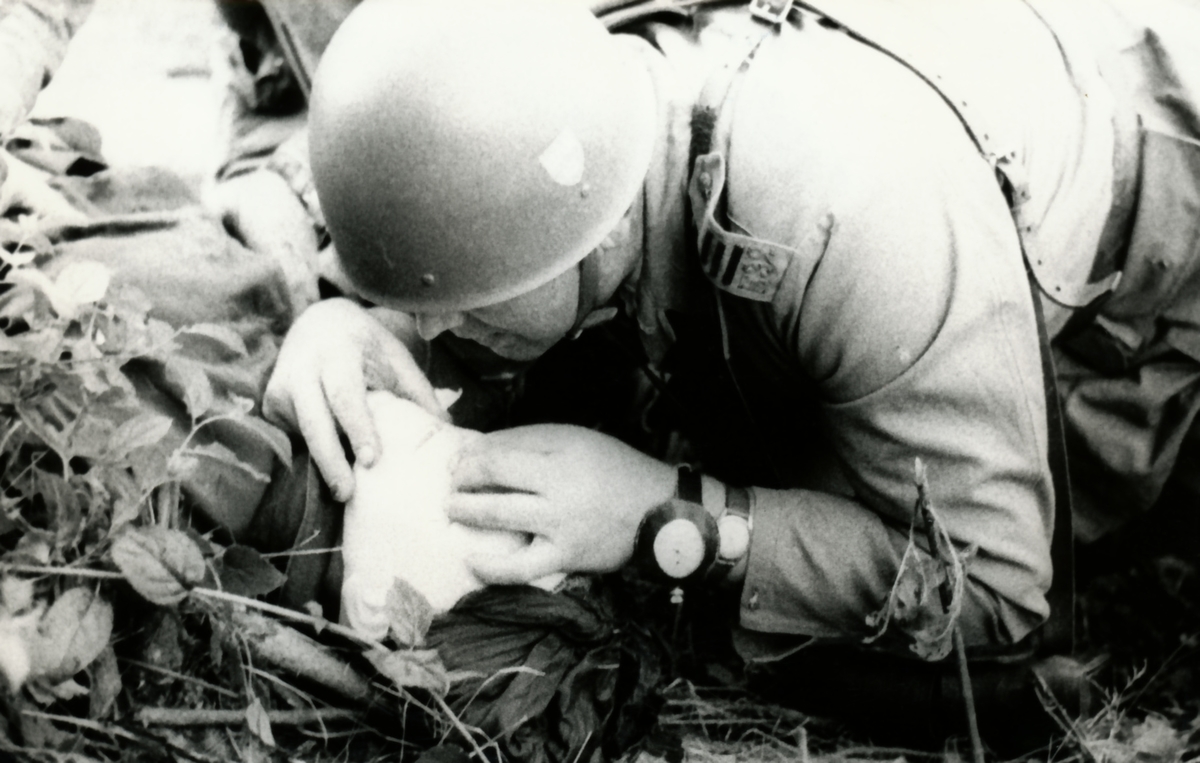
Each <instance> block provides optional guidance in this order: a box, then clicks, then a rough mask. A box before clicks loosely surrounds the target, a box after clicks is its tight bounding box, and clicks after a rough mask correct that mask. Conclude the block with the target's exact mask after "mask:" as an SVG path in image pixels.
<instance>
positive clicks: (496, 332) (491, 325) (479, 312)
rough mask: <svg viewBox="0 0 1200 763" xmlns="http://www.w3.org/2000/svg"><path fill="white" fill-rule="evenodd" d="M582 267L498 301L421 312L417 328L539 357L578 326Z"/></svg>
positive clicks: (507, 353)
mask: <svg viewBox="0 0 1200 763" xmlns="http://www.w3.org/2000/svg"><path fill="white" fill-rule="evenodd" d="M578 307H579V268H578V267H573V268H570V269H569V270H567V272H565V273H563V274H562V275H560V276H558V277H557V278H555V279H554V280H552V281H550V282H548V283H545V284H542V285H541V286H539V287H538V288H536V289H534V290H532V291H528V292H526V293H524V294H520V295H518V296H516V297H513V298H512V299H509V300H505V301H504V302H500V303H497V304H495V305H488V306H486V307H477V308H475V309H474V310H467V311H463V312H449V313H423V314H418V315H417V316H416V318H417V333H419V334H420V335H421V337H422V338H424V339H432V338H433V337H435V336H437V335H438V334H441V333H442V332H443V331H449V332H450V333H452V334H454V335H455V336H457V337H461V338H463V339H470V340H471V341H473V342H478V343H479V344H481V345H483V346H484V347H487V348H488V349H490V350H491V351H492V352H494V353H496V354H497V355H499V356H501V357H503V358H509V359H511V360H534V359H535V358H539V357H541V356H542V354H543V353H545V352H546V351H547V350H549V349H550V348H551V347H553V346H554V345H555V344H556V343H557V342H558V341H559V340H560V339H562V338H563V337H564V336H566V335H567V332H568V331H570V330H571V328H572V327H573V326H574V325H575V314H576V311H577V310H578Z"/></svg>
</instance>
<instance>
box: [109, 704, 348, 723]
mask: <svg viewBox="0 0 1200 763" xmlns="http://www.w3.org/2000/svg"><path fill="white" fill-rule="evenodd" d="M267 717H268V718H269V719H270V720H271V723H272V724H277V725H280V726H301V725H303V724H305V723H314V722H319V723H324V722H325V721H339V720H356V719H358V718H360V717H362V714H361V713H359V712H357V711H354V710H346V709H343V708H339V707H315V708H307V709H301V710H268V711H267ZM133 719H134V720H135V721H137V722H138V723H141V724H143V725H146V726H226V725H238V724H240V723H242V722H244V721H245V720H246V711H245V710H210V709H201V708H184V707H143V708H139V709H138V710H137V712H135V713H134V714H133Z"/></svg>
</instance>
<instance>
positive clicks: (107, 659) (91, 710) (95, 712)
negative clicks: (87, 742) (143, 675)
mask: <svg viewBox="0 0 1200 763" xmlns="http://www.w3.org/2000/svg"><path fill="white" fill-rule="evenodd" d="M88 673H89V674H90V677H91V681H90V682H89V683H90V685H91V687H92V693H91V696H90V697H89V698H88V717H89V718H91V719H92V720H97V719H99V718H103V717H105V716H107V715H108V713H109V711H110V710H112V707H113V705H114V704H115V703H116V701H117V697H118V696H120V694H121V688H122V685H121V671H120V670H119V669H118V668H117V655H116V653H115V652H113V648H112V645H111V644H110V645H109V646H106V647H104V651H103V652H101V653H100V656H99V657H98V658H97V659H96V661H95V662H93V663H92V666H91V667H90V668H88Z"/></svg>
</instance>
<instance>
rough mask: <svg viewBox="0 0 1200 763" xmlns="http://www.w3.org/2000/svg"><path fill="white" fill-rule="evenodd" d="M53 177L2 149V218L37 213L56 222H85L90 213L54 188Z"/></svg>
mask: <svg viewBox="0 0 1200 763" xmlns="http://www.w3.org/2000/svg"><path fill="white" fill-rule="evenodd" d="M48 177H49V176H48V175H47V174H46V173H45V172H43V171H42V170H39V169H37V168H36V167H31V166H30V165H28V164H26V163H25V162H23V161H21V160H20V159H17V158H16V157H14V156H13V155H11V154H9V153H8V152H7V151H5V150H4V149H0V217H3V216H5V215H9V214H12V213H14V212H15V213H22V212H23V213H26V214H33V215H37V216H38V217H41V218H44V219H46V220H52V221H54V222H56V223H68V224H81V223H84V222H86V221H87V216H86V215H84V213H83V212H80V211H79V210H78V209H76V208H75V207H73V206H71V203H70V202H69V201H67V199H66V197H64V196H63V195H62V194H61V193H59V192H58V191H56V190H54V189H53V188H51V187H50V184H49V183H48V182H47V178H48Z"/></svg>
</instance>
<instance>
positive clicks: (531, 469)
mask: <svg viewBox="0 0 1200 763" xmlns="http://www.w3.org/2000/svg"><path fill="white" fill-rule="evenodd" d="M501 435H502V433H500V432H496V433H493V434H490V435H487V436H486V437H481V438H480V439H479V440H478V441H476V443H475V444H474V445H472V446H469V447H467V448H465V449H463V451H462V452H461V453H460V454H459V457H458V461H457V462H456V463H455V464H454V471H453V476H452V479H453V484H454V487H455V489H457V490H465V491H471V490H488V489H493V490H494V489H497V488H498V489H501V490H517V491H522V492H526V493H541V492H542V490H541V489H540V488H541V486H542V484H543V483H544V481H545V469H546V460H547V459H546V458H545V457H544V456H543V455H542V454H540V453H537V452H536V451H530V450H526V449H523V448H520V449H519V448H512V447H509V446H508V444H507V443H506V441H505V439H504V438H503V437H502V436H501Z"/></svg>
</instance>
